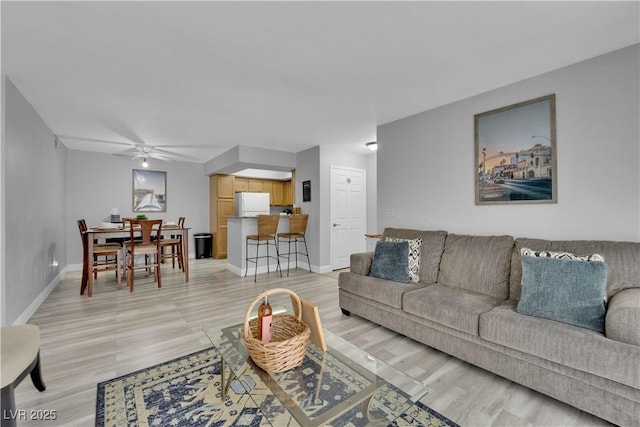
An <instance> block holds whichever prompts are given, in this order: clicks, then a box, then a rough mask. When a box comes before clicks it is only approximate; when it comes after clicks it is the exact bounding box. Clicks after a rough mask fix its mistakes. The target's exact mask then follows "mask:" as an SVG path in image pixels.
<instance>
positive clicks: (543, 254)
mask: <svg viewBox="0 0 640 427" xmlns="http://www.w3.org/2000/svg"><path fill="white" fill-rule="evenodd" d="M520 255H522V256H532V257H537V258H558V259H573V260H578V261H599V262H604V257H603V256H602V255H599V254H593V255H584V256H580V255H574V254H572V253H570V252H551V251H534V250H531V249H529V248H522V249H520Z"/></svg>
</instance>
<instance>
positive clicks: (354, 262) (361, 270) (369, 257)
mask: <svg viewBox="0 0 640 427" xmlns="http://www.w3.org/2000/svg"><path fill="white" fill-rule="evenodd" d="M372 263H373V252H360V253H357V254H351V269H350V271H351V272H352V273H355V274H359V275H360V276H368V275H369V270H371V264H372Z"/></svg>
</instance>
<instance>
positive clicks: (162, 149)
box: [57, 135, 219, 167]
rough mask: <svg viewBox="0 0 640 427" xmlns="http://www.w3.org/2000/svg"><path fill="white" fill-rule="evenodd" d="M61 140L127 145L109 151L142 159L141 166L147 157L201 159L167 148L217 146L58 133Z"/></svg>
mask: <svg viewBox="0 0 640 427" xmlns="http://www.w3.org/2000/svg"><path fill="white" fill-rule="evenodd" d="M57 137H58V138H59V139H60V140H62V141H63V142H64V141H66V140H73V141H80V142H81V144H74V145H76V146H78V145H81V146H82V147H83V149H90V148H91V147H90V146H91V145H92V144H98V145H102V144H111V145H116V146H117V145H119V146H126V147H129V148H127V149H125V150H121V151H115V152H111V151H110V152H111V154H113V155H114V156H122V157H129V158H131V160H136V159H142V160H143V163H142V166H143V167H148V165H149V164H148V162H147V160H148V159H157V160H161V161H164V162H170V161H172V160H185V161H191V162H199V161H201V159H198V158H195V157H192V156H188V155H186V154H182V153H180V152H178V151H175V150H169V149H181V148H183V149H188V148H208V149H215V148H219V147H217V146H214V145H151V144H147V143H146V142H139V143H136V142H119V141H109V140H104V139H95V138H81V137H75V136H68V135H58V136H57Z"/></svg>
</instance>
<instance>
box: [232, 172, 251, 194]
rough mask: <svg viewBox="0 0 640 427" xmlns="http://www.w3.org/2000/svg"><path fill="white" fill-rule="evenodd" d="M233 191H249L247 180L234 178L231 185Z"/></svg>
mask: <svg viewBox="0 0 640 427" xmlns="http://www.w3.org/2000/svg"><path fill="white" fill-rule="evenodd" d="M233 191H235V192H236V193H237V192H239V191H249V179H248V178H241V177H238V176H236V177H235V181H234V183H233Z"/></svg>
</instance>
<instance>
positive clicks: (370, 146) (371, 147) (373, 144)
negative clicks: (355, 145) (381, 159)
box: [364, 141, 378, 151]
mask: <svg viewBox="0 0 640 427" xmlns="http://www.w3.org/2000/svg"><path fill="white" fill-rule="evenodd" d="M364 145H366V146H367V148H368V149H369V150H371V151H378V141H371V142H367V143H366V144H364Z"/></svg>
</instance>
